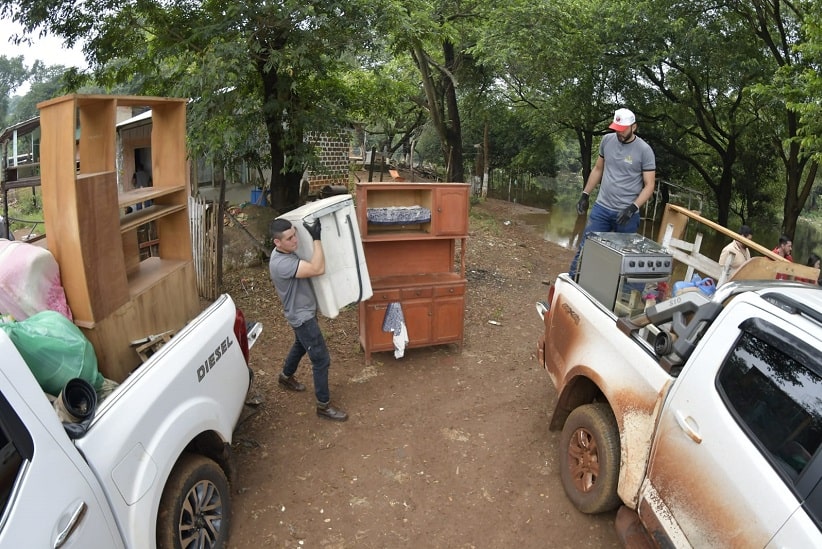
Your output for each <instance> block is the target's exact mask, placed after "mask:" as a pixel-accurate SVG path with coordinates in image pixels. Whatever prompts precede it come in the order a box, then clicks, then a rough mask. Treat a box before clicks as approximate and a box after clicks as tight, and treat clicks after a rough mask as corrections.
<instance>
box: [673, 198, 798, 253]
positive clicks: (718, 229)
mask: <svg viewBox="0 0 822 549" xmlns="http://www.w3.org/2000/svg"><path fill="white" fill-rule="evenodd" d="M669 209H670V210H671V211H673V212H675V213H678V214H681V215H684V216H685V217H687V218H689V219H693V220H694V221H697V222H698V223H701V224H703V225H705V226H707V227H710V228H711V229H713V230H715V231H716V232H718V233H720V234H723V235H725V236H727V237H728V238H731V239H733V240H736V241H737V242H742V243H743V244H745V245H746V246H747V247H748V249H750V250H753V251H755V252H758V253H760V254H762V255H763V256H765V257H768V258H770V259H773V260H774V261H787V260H786V259H785V258H784V257H782V256H781V255H779V254H775V253H773V252H772V251H771V250H770V249H768V248H766V247H764V246H762V245H761V244H757V243H756V242H754V241H753V240H750V239H748V238H745V237H744V236H742V235H740V234H739V233H737V232H736V231H733V230H731V229H728V228H727V227H723V226H722V225H720V224H719V223H714V222H713V221H711V220H710V219H706V218H704V217H702V216H701V215H699V214H698V213H696V212H694V211H691V210H689V209H687V208H683V207H682V206H677V205H676V204H666V205H665V210H666V211H665V214H666V215H667V213H668V210H669ZM664 220H665V217H664V216H663V221H664Z"/></svg>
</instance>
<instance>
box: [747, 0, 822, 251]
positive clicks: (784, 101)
mask: <svg viewBox="0 0 822 549" xmlns="http://www.w3.org/2000/svg"><path fill="white" fill-rule="evenodd" d="M731 7H732V9H734V10H735V12H736V13H737V14H738V15H739V16H740V17H741V18H742V19H743V20H744V21H745V22H746V23H747V25H748V28H749V29H750V32H752V33H753V34H754V36H756V38H757V39H759V40H760V44H761V47H762V48H763V49H764V51H765V52H766V53H767V54H768V55H769V56H770V62H771V64H772V65H775V66H776V67H777V68H776V69H774V70H773V72H772V78H771V79H770V81H769V82H767V83H766V84H764V85H762V86H759V87H758V88H757V91H758V93H760V94H762V95H763V96H764V97H765V98H766V99H768V106H767V108H764V109H762V111H761V112H760V115H761V116H762V118H763V120H764V121H765V123H766V126H767V127H769V128H771V133H770V138H771V143H772V145H773V147H774V150H775V152H776V154H777V156H778V158H779V159H780V160H781V161H782V164H783V169H784V181H785V201H784V207H783V218H782V232H783V233H784V234H787V235H788V236H790V237H791V238H793V236H794V233H795V232H796V221H797V219H798V218H799V214H800V213H802V209H803V208H804V207H805V203H806V202H807V200H808V197H809V196H810V192H811V188H812V187H813V183H814V181H815V180H816V174H817V171H818V169H819V158H818V157H819V153H820V148H819V141H818V140H814V139H813V138H811V139H807V136H808V135H809V132H808V131H806V128H805V125H806V124H807V125H810V129H811V133H812V132H813V131H814V129H816V130H818V129H819V127H820V126H819V124H818V118H817V119H816V120H814V116H813V114H812V113H813V112H814V107H810V108H807V106H810V105H814V104H815V105H816V107H815V109H816V110H815V112H816V114H817V115H818V113H819V93H818V87H817V88H816V89H815V88H814V84H813V82H814V81H815V80H816V81H817V82H818V79H819V60H820V59H819V38H820V36H819V27H818V25H819V20H820V19H819V17H820V16H819V6H818V5H817V4H816V3H815V2H802V1H800V2H793V1H785V0H750V1H748V2H733V3H731ZM808 40H810V41H808ZM814 40H815V41H816V42H815V43H814V42H813V41H814ZM814 75H815V76H814ZM817 86H818V84H817ZM803 113H805V116H803ZM808 115H810V116H808ZM803 136H804V137H803Z"/></svg>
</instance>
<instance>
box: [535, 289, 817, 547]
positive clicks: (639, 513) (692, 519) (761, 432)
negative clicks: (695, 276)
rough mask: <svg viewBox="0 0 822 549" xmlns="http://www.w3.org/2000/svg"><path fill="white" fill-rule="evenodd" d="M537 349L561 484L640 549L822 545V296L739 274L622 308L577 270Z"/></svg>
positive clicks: (549, 304) (554, 299) (551, 309)
mask: <svg viewBox="0 0 822 549" xmlns="http://www.w3.org/2000/svg"><path fill="white" fill-rule="evenodd" d="M537 311H538V312H539V314H540V316H541V317H542V319H543V321H544V326H545V330H544V334H543V335H542V336H541V337H540V339H539V344H538V357H539V361H540V363H541V364H542V365H543V366H544V368H545V369H546V370H547V372H548V374H549V376H550V378H551V380H552V381H553V383H554V385H555V386H556V389H557V392H558V399H557V402H556V404H555V406H554V408H553V414H552V417H551V420H550V428H551V429H552V430H557V431H560V430H561V436H560V447H559V464H560V476H561V479H562V484H563V487H564V489H565V492H566V493H567V496H568V497H569V498H570V499H571V501H572V502H573V503H574V505H575V506H576V507H577V508H578V509H579V510H580V511H582V512H584V513H600V512H605V511H612V510H614V509H617V508H618V509H619V510H618V511H617V518H616V526H617V531H618V532H619V534H620V538H621V540H622V542H623V543H624V544H625V545H626V546H628V547H654V546H658V547H822V533H820V525H822V482H820V479H822V451H820V446H822V291H820V290H819V289H818V288H816V287H813V286H811V285H807V284H801V283H796V282H788V281H784V282H783V281H776V282H774V281H768V282H765V281H761V282H753V281H746V282H729V283H727V284H725V285H723V286H722V287H720V288H718V289H717V290H716V292H715V293H714V294H713V296H712V297H707V296H704V295H702V294H700V293H699V292H688V293H683V294H681V295H680V296H678V297H672V298H670V299H667V300H665V301H660V302H658V303H657V304H655V305H650V304H649V307H648V308H647V309H645V311H644V312H641V313H639V314H635V315H633V316H630V317H629V316H623V317H618V316H617V315H616V314H614V312H612V311H611V310H610V309H608V308H607V307H605V306H603V305H602V304H601V303H600V302H599V301H597V299H595V298H594V297H593V296H592V295H591V294H590V293H589V292H587V291H586V290H585V289H583V288H582V287H581V286H580V285H578V284H577V283H576V282H575V281H574V280H572V279H571V278H570V277H569V276H568V275H567V274H560V275H559V277H558V278H557V280H556V281H555V283H554V284H552V286H551V289H550V290H549V297H548V300H547V301H546V302H540V303H537Z"/></svg>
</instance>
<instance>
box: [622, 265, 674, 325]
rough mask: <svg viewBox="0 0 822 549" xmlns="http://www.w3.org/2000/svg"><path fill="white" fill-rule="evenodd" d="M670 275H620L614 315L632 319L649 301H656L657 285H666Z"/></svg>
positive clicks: (640, 312)
mask: <svg viewBox="0 0 822 549" xmlns="http://www.w3.org/2000/svg"><path fill="white" fill-rule="evenodd" d="M670 278H671V276H670V275H659V274H648V275H622V276H620V277H619V284H618V286H617V293H616V300H615V301H614V309H613V310H614V314H616V315H617V316H628V317H633V316H636V315H639V314H642V312H643V311H644V310H645V304H646V302H647V301H648V300H649V299H653V300H656V296H657V285H658V284H659V283H665V284H668V283H669V281H670Z"/></svg>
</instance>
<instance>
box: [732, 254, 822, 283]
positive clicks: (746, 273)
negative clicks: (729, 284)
mask: <svg viewBox="0 0 822 549" xmlns="http://www.w3.org/2000/svg"><path fill="white" fill-rule="evenodd" d="M777 274H781V275H785V276H789V277H791V278H804V279H808V280H813V281H814V282H815V281H816V280H819V269H816V268H814V267H808V266H806V265H801V264H798V263H791V262H790V261H771V260H770V259H767V258H764V257H752V258H751V259H749V260H748V261H746V262H745V263H743V264H742V266H741V267H740V268H739V270H737V271H736V272H735V273H734V275H733V276H732V277H731V278H730V280H772V279H774V278H776V275H777Z"/></svg>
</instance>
